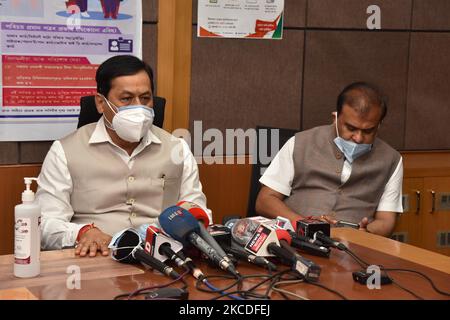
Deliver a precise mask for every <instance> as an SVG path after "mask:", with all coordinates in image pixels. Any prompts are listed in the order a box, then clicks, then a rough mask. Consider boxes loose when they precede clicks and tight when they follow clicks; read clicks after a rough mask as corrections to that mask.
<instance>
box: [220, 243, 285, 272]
mask: <svg viewBox="0 0 450 320" xmlns="http://www.w3.org/2000/svg"><path fill="white" fill-rule="evenodd" d="M222 247H223V249H224V250H225V251H226V252H227V253H229V254H231V255H233V256H234V257H236V258H239V259H242V260H245V261H248V262H250V263H252V264H255V265H257V266H260V267H263V268H266V269H268V270H269V271H276V270H277V266H276V265H275V264H274V263H272V262H270V261H269V260H267V259H266V258H264V257H258V256H256V255H254V254H251V253H249V252H247V251H245V250H244V249H243V248H242V247H240V246H233V245H231V246H226V245H222Z"/></svg>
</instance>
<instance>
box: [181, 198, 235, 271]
mask: <svg viewBox="0 0 450 320" xmlns="http://www.w3.org/2000/svg"><path fill="white" fill-rule="evenodd" d="M177 206H179V207H181V208H183V209H185V210H187V211H188V212H189V213H190V214H192V215H193V216H194V218H195V219H197V220H198V224H199V228H200V232H199V234H200V236H201V237H202V238H203V239H204V240H205V241H206V242H207V243H208V244H209V245H210V246H211V247H213V248H214V249H215V250H216V251H217V253H218V254H219V255H220V256H221V257H222V259H224V260H225V261H226V262H228V263H229V264H230V268H234V265H233V262H232V261H231V259H230V258H229V257H228V255H227V254H226V253H225V251H223V249H222V247H221V246H220V245H219V244H218V243H217V241H216V240H215V239H214V238H213V237H212V236H211V234H210V233H209V232H208V230H206V228H207V227H208V226H209V217H208V215H207V214H206V212H205V210H203V209H202V208H201V207H200V206H198V205H197V204H195V203H193V202H189V201H180V202H178V203H177Z"/></svg>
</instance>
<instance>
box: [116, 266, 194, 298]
mask: <svg viewBox="0 0 450 320" xmlns="http://www.w3.org/2000/svg"><path fill="white" fill-rule="evenodd" d="M188 274H189V271H185V272H184V273H182V274H181V275H180V276H179V277H178V278H176V279H174V280H172V281H170V282H168V283H165V284H161V285H157V286H151V287H145V288H140V289H137V290H135V291H133V292H130V293H123V294H119V295H117V296H115V297H114V299H113V300H119V299H121V298H124V297H126V299H125V300H131V298H133V297H136V296H139V295H145V294H147V293H149V291H150V290H154V289H161V288H166V287H168V286H171V285H172V284H174V283H176V282H178V281H182V282H183V284H184V286H183V287H182V288H181V289H182V290H186V289H187V287H188V285H187V283H186V281H185V280H184V277H185V276H186V275H188Z"/></svg>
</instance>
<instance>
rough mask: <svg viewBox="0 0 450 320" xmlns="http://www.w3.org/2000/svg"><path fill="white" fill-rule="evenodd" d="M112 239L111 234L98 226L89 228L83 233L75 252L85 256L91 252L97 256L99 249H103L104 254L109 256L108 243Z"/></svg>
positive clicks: (91, 255) (91, 254)
mask: <svg viewBox="0 0 450 320" xmlns="http://www.w3.org/2000/svg"><path fill="white" fill-rule="evenodd" d="M111 239H112V237H111V236H110V235H109V234H106V233H103V232H102V231H100V230H99V229H98V228H92V229H89V230H88V231H86V232H85V233H83V234H82V235H81V237H80V241H79V242H78V244H77V246H76V249H75V254H76V255H79V256H80V257H85V256H86V255H87V254H88V253H89V256H90V257H95V256H96V255H97V251H101V253H102V255H103V256H107V255H108V254H109V249H108V244H109V243H110V242H111Z"/></svg>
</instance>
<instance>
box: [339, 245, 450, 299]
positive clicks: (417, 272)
mask: <svg viewBox="0 0 450 320" xmlns="http://www.w3.org/2000/svg"><path fill="white" fill-rule="evenodd" d="M343 251H344V252H346V253H347V254H349V255H350V256H351V257H352V258H353V259H354V260H355V261H356V262H358V264H359V265H360V266H362V268H363V269H367V267H369V266H370V264H369V263H367V262H366V261H364V260H363V259H361V258H360V257H359V256H357V255H356V254H355V253H354V252H353V251H351V250H350V249H349V248H348V247H347V246H346V247H345V250H343ZM379 267H380V270H383V271H384V272H385V274H386V276H388V278H389V279H390V280H391V281H392V283H393V284H395V285H396V286H398V287H400V288H401V289H403V290H405V291H407V292H408V293H410V294H412V295H413V296H415V297H416V298H418V299H420V300H423V298H422V297H420V296H419V295H417V294H416V293H414V292H413V291H411V290H410V289H407V288H405V287H403V286H401V285H400V284H399V283H398V282H396V281H394V279H392V277H391V276H389V275H388V273H387V271H401V272H410V273H415V274H418V275H420V276H421V277H423V278H424V279H425V280H427V281H428V282H429V283H430V285H431V287H432V288H433V290H434V291H436V292H437V293H439V294H441V295H444V296H450V292H445V291H443V290H441V289H439V288H438V287H436V285H435V283H434V282H433V280H431V278H430V277H429V276H427V275H426V274H424V273H422V272H420V271H416V270H412V269H402V268H386V267H385V266H382V265H380V266H379Z"/></svg>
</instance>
